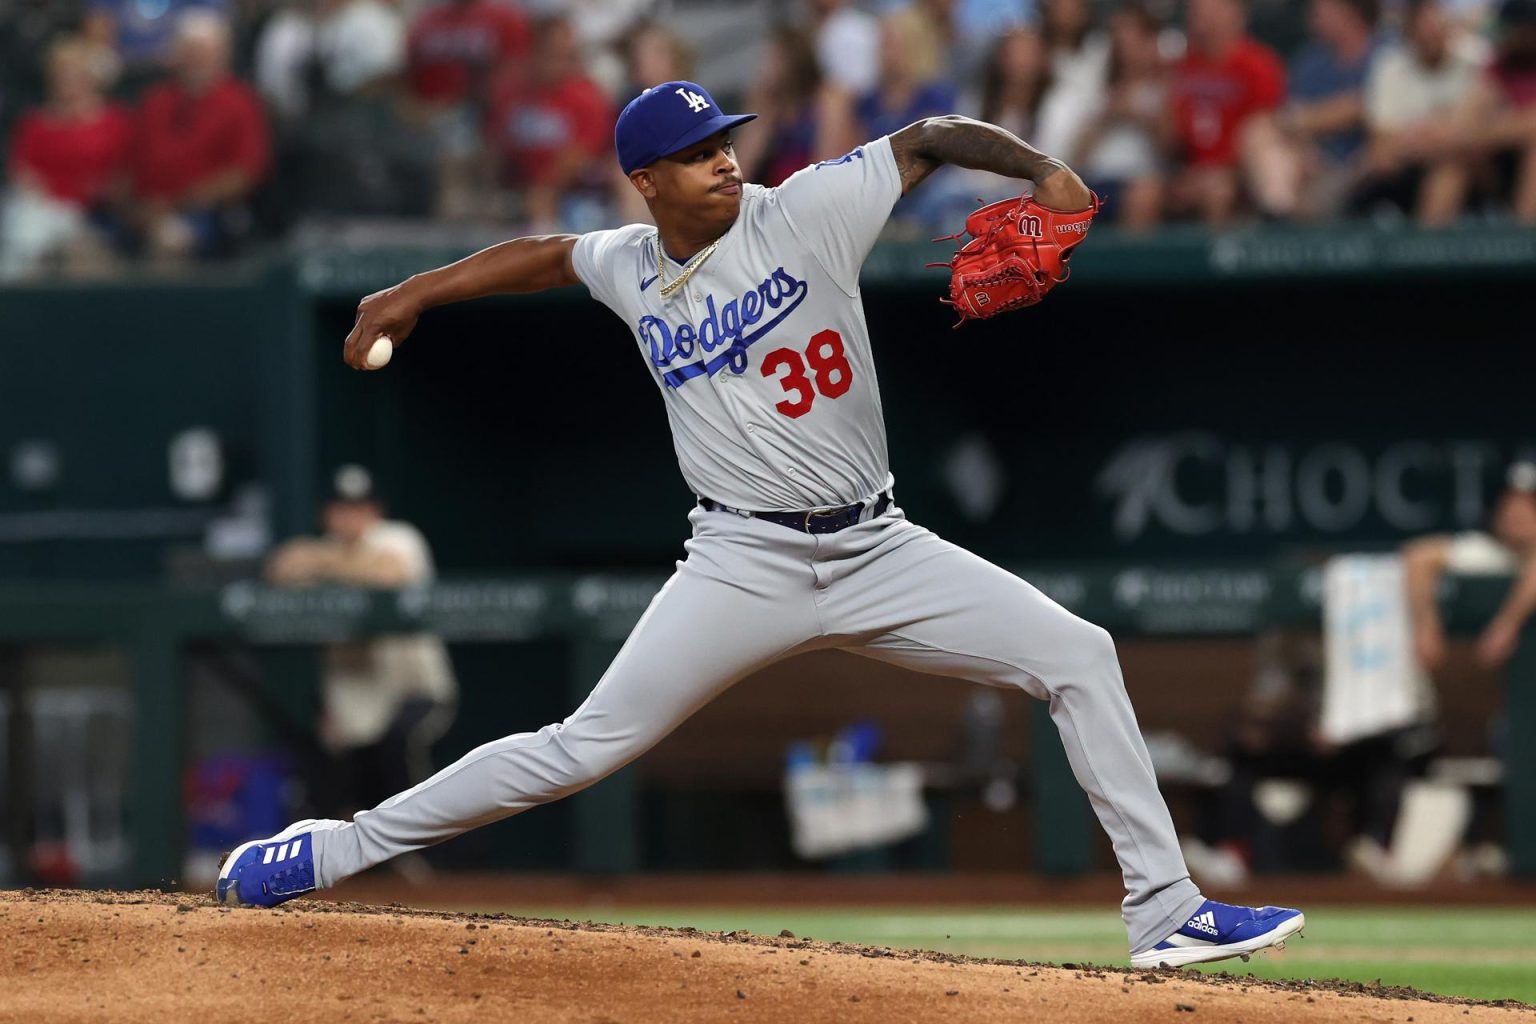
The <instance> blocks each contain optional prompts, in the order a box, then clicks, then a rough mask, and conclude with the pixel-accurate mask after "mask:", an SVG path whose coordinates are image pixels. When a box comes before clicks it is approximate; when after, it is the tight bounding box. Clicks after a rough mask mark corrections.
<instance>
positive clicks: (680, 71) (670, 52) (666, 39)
mask: <svg viewBox="0 0 1536 1024" xmlns="http://www.w3.org/2000/svg"><path fill="white" fill-rule="evenodd" d="M623 50H624V79H625V81H624V84H623V85H622V86H621V87H620V88H619V90H618V97H619V99H621V100H623V101H624V102H628V100H629V97H632V96H637V95H639V93H640V91H641V90H643V89H649V88H650V87H651V86H653V85H660V84H661V83H662V82H675V81H677V80H679V79H684V80H688V81H692V80H693V48H692V47H691V46H689V45H688V41H687V40H685V39H684V38H683V37H682V36H680V35H678V34H677V33H676V32H674V31H672V29H670V28H667V27H666V26H665V25H663V24H662V23H660V22H657V21H647V22H643V23H641V24H640V25H637V26H636V27H635V30H634V31H633V32H631V33H630V34H629V35H628V36H627V37H626V38H625V40H624V47H623Z"/></svg>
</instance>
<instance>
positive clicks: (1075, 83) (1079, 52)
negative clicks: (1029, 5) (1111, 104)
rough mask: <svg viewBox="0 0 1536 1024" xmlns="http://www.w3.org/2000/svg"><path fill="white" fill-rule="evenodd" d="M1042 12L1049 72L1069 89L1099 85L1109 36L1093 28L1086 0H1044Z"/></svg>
mask: <svg viewBox="0 0 1536 1024" xmlns="http://www.w3.org/2000/svg"><path fill="white" fill-rule="evenodd" d="M1042 13H1043V14H1044V16H1045V17H1044V22H1043V24H1042V28H1043V30H1044V33H1045V46H1046V50H1047V51H1048V52H1049V53H1050V59H1051V73H1052V75H1054V76H1055V78H1056V80H1057V81H1058V82H1060V83H1062V85H1063V86H1064V87H1065V88H1068V89H1072V90H1085V91H1095V92H1096V91H1098V90H1100V89H1102V88H1103V83H1104V73H1105V69H1106V67H1107V65H1108V63H1109V40H1108V39H1107V38H1105V36H1104V33H1102V32H1098V31H1095V30H1094V27H1093V9H1092V8H1091V7H1089V6H1088V0H1044V3H1043V5H1042Z"/></svg>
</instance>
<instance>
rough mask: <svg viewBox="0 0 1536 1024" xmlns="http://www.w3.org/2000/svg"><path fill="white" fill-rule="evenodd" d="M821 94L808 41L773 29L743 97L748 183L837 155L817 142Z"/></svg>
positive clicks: (739, 146)
mask: <svg viewBox="0 0 1536 1024" xmlns="http://www.w3.org/2000/svg"><path fill="white" fill-rule="evenodd" d="M821 95H822V90H821V72H820V70H819V68H818V66H817V63H816V51H815V48H814V47H813V46H812V41H811V37H810V36H809V35H807V34H806V33H805V32H804V31H802V30H801V29H799V28H797V27H795V26H793V25H779V26H777V27H776V28H775V29H774V30H773V35H772V36H771V37H770V39H769V40H768V47H767V49H766V50H765V51H764V54H763V60H762V63H761V64H760V65H759V66H758V72H757V79H756V81H754V82H753V83H752V88H751V90H750V92H749V93H748V97H747V109H748V110H751V111H754V112H756V114H757V121H756V122H755V123H754V124H753V125H752V129H751V131H748V132H744V133H742V137H741V139H740V140H739V141H738V142H737V143H736V159H737V161H738V162H739V163H740V165H741V172H742V174H743V176H745V178H746V180H748V181H754V182H757V183H758V184H760V185H768V186H774V185H778V184H780V183H781V182H783V181H784V179H785V178H788V177H789V176H790V175H791V174H794V173H795V172H796V171H798V170H799V169H800V168H802V167H805V166H806V165H808V164H810V163H813V162H814V161H815V160H816V159H817V158H818V157H824V156H836V155H838V154H835V153H828V152H826V151H825V150H824V149H822V148H821V146H822V145H823V143H822V142H820V141H819V140H818V126H819V119H818V117H817V105H818V103H819V102H820V97H821ZM631 191H633V190H631Z"/></svg>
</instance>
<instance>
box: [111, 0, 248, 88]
mask: <svg viewBox="0 0 1536 1024" xmlns="http://www.w3.org/2000/svg"><path fill="white" fill-rule="evenodd" d="M84 6H85V18H84V24H83V27H84V30H85V34H86V36H87V37H88V38H89V39H90V40H91V41H92V42H93V43H95V44H96V46H97V48H98V50H99V52H102V53H112V54H114V55H116V57H117V58H118V59H119V60H121V62H122V70H123V73H124V79H125V84H126V85H127V87H128V89H129V90H130V91H137V90H138V89H139V88H141V87H143V86H145V85H147V84H148V83H149V82H151V81H153V80H154V79H155V78H157V77H159V75H161V74H162V73H163V72H164V71H165V70H166V68H167V67H168V66H169V64H170V62H171V60H172V58H173V56H174V53H173V51H174V49H175V46H176V35H177V26H178V25H179V24H180V23H181V17H182V15H184V14H186V13H187V12H188V11H200V10H201V11H212V12H215V13H218V14H223V15H226V16H227V15H229V14H230V3H229V0H156V2H154V3H143V2H141V0H87V2H86V4H85V5H84Z"/></svg>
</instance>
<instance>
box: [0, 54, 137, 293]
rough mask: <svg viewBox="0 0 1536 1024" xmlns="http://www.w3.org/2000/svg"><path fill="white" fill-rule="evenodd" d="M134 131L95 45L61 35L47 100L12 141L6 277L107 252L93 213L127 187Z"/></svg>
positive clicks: (2, 273)
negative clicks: (108, 88) (108, 91)
mask: <svg viewBox="0 0 1536 1024" xmlns="http://www.w3.org/2000/svg"><path fill="white" fill-rule="evenodd" d="M132 132H133V121H132V119H131V118H130V117H129V115H128V114H127V112H126V111H124V110H123V109H122V108H120V107H118V106H117V105H116V104H114V103H111V102H109V101H108V100H106V99H105V98H104V97H103V96H102V90H101V81H100V77H99V75H98V73H97V72H96V70H95V69H94V67H93V63H92V59H91V46H90V44H89V43H88V42H87V41H86V40H85V39H84V38H82V37H80V36H66V37H63V38H61V39H59V40H57V41H56V42H55V43H54V44H53V45H52V46H51V47H50V48H49V50H48V100H47V102H46V103H45V104H44V105H43V106H41V107H38V108H36V109H34V110H31V111H28V112H27V113H26V114H25V115H24V116H23V117H22V119H21V121H20V122H19V123H18V124H17V126H16V133H15V137H14V138H13V139H12V140H11V145H10V167H9V186H10V189H9V195H8V196H7V197H6V202H5V206H4V211H3V215H0V232H3V233H0V278H14V277H18V276H21V275H23V274H25V273H27V272H28V271H30V270H31V269H33V268H34V267H36V266H37V265H38V264H39V263H40V262H43V261H46V260H48V259H50V258H55V257H56V258H59V259H61V260H62V261H63V263H64V264H65V266H66V267H68V268H71V269H80V268H83V267H85V266H89V265H90V264H93V263H98V262H100V261H102V260H103V259H104V258H105V257H106V255H107V250H106V249H105V247H104V246H103V245H102V244H101V242H100V240H99V239H98V238H97V236H96V234H95V232H94V231H92V229H91V227H90V224H89V216H90V213H91V211H92V209H93V208H96V207H99V206H101V205H102V204H104V203H105V202H107V201H108V200H109V199H110V198H112V196H113V194H114V193H115V192H117V191H119V189H120V187H121V186H122V185H123V184H124V179H125V175H126V172H127V169H128V154H129V147H130V146H131V144H132Z"/></svg>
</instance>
